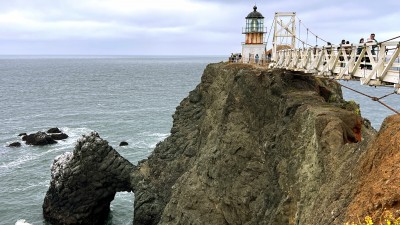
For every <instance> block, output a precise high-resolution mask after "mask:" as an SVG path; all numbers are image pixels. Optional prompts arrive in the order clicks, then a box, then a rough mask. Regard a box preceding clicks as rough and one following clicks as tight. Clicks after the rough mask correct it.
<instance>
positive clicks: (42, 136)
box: [23, 131, 57, 145]
mask: <svg viewBox="0 0 400 225" xmlns="http://www.w3.org/2000/svg"><path fill="white" fill-rule="evenodd" d="M23 140H25V142H26V144H27V145H48V144H56V143H57V141H55V140H54V139H53V138H52V137H51V136H50V135H48V134H46V133H45V132H42V131H38V132H36V133H34V134H29V135H27V136H23Z"/></svg>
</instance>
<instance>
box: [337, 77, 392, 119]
mask: <svg viewBox="0 0 400 225" xmlns="http://www.w3.org/2000/svg"><path fill="white" fill-rule="evenodd" d="M331 81H333V79H331ZM338 84H339V85H340V86H341V87H344V88H347V89H349V90H351V91H353V92H356V93H358V94H361V95H364V96H366V97H368V98H370V99H371V100H372V101H375V102H378V103H380V104H381V105H383V106H385V107H386V108H388V109H389V110H391V111H393V112H395V113H396V114H400V112H399V111H397V110H395V109H394V108H392V107H390V106H389V105H387V104H386V103H384V102H382V101H381V99H383V98H386V97H388V96H390V95H392V94H396V92H391V93H389V94H386V95H384V96H382V97H374V96H370V95H367V94H365V93H363V92H361V91H357V90H355V89H353V88H351V87H347V86H346V85H343V84H341V83H338Z"/></svg>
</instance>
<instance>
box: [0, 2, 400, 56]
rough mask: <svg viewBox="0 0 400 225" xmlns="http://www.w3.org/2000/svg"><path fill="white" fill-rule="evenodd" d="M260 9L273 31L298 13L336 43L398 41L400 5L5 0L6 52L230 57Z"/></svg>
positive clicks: (1, 27) (2, 49) (1, 29)
mask: <svg viewBox="0 0 400 225" xmlns="http://www.w3.org/2000/svg"><path fill="white" fill-rule="evenodd" d="M255 3H256V4H257V7H258V11H259V12H261V13H262V14H263V15H264V17H265V26H266V27H267V30H268V31H269V30H270V27H271V24H272V20H273V16H274V13H275V12H296V13H297V17H298V18H297V19H300V20H301V21H302V23H303V24H304V25H305V26H307V27H308V28H309V29H310V30H311V31H312V32H313V33H316V34H317V35H319V36H320V37H322V38H323V39H325V40H327V41H330V42H332V43H334V44H335V43H339V42H340V40H342V39H346V40H349V41H350V42H358V40H359V38H360V37H365V38H367V37H368V36H369V34H370V33H371V32H374V33H376V39H377V40H378V41H383V40H386V39H389V38H392V37H395V36H399V35H400V25H399V22H400V0H366V1H365V0H364V1H355V0H353V1H349V0H347V1H344V0H269V1H268V0H264V1H260V0H258V1H256V0H253V1H247V0H240V1H239V0H238V1H235V0H217V1H212V0H152V1H143V0H0V54H2V55H9V54H17V55H18V54H46V55H69V54H73V55H76V54H79V55H227V54H230V53H231V52H240V51H241V42H243V41H244V35H243V34H242V33H241V32H242V27H244V25H245V17H246V16H247V14H248V13H250V12H251V11H252V10H253V9H252V8H253V6H254V4H255ZM297 26H298V24H297ZM305 30H306V29H305V28H304V27H302V26H300V31H305ZM267 36H268V34H267ZM305 36H306V35H305V34H303V36H302V37H301V38H302V39H305V38H306V37H305ZM271 38H272V37H270V39H269V44H270V43H271ZM309 39H310V40H311V39H312V37H311V35H310V37H309ZM312 40H313V41H312V42H311V43H312V44H315V37H314V38H313V39H312ZM266 41H267V39H266ZM317 44H318V45H323V43H322V42H319V43H317Z"/></svg>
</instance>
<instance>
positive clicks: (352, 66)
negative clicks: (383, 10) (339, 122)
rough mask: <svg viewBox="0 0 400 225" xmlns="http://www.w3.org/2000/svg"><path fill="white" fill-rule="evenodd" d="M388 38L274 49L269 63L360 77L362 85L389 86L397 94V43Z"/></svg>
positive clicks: (399, 63)
mask: <svg viewBox="0 0 400 225" xmlns="http://www.w3.org/2000/svg"><path fill="white" fill-rule="evenodd" d="M391 40H393V39H389V40H387V41H385V42H380V43H361V44H342V45H325V46H322V47H317V46H316V47H309V48H302V49H301V48H300V49H284V50H280V51H277V58H276V60H275V62H274V64H273V65H274V67H276V68H285V69H290V70H300V71H304V72H308V73H315V74H316V75H320V76H328V77H334V78H335V79H345V80H349V79H352V80H360V81H361V83H362V84H364V85H371V86H382V85H385V86H387V85H393V86H394V87H395V89H396V93H398V94H400V90H399V87H400V57H399V55H400V48H399V46H400V42H396V41H391ZM396 61H397V63H396Z"/></svg>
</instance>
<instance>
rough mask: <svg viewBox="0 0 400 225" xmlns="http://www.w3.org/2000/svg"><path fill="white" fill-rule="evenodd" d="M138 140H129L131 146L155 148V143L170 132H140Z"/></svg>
mask: <svg viewBox="0 0 400 225" xmlns="http://www.w3.org/2000/svg"><path fill="white" fill-rule="evenodd" d="M138 135H139V137H138V138H137V139H139V140H137V139H136V140H133V141H132V140H131V142H132V144H131V145H132V146H133V147H134V148H151V149H153V148H155V147H156V145H157V143H159V142H160V141H162V140H164V139H165V138H166V137H168V136H169V135H170V133H157V132H148V131H146V132H142V133H140V134H138Z"/></svg>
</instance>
